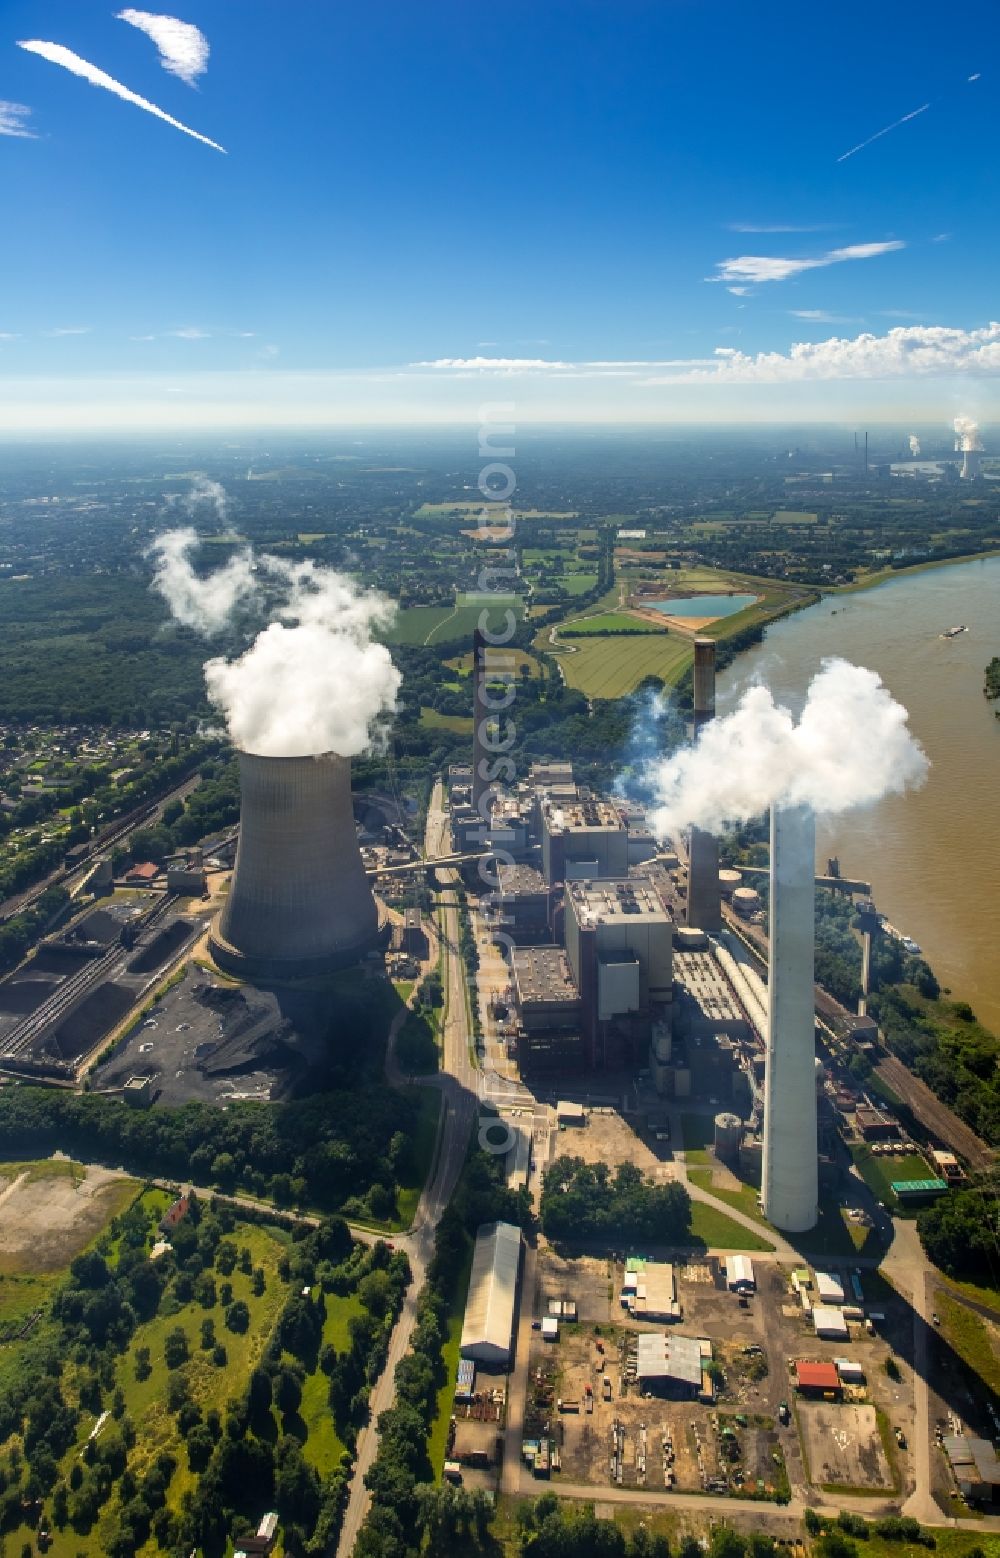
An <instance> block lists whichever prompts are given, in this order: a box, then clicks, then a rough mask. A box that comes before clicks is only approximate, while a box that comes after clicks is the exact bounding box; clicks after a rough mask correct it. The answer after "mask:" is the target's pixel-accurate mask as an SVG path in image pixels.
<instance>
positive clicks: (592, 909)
mask: <svg viewBox="0 0 1000 1558" xmlns="http://www.w3.org/2000/svg"><path fill="white" fill-rule="evenodd" d="M566 894H567V897H569V898H571V899H572V900H573V907H574V910H575V911H576V916H577V919H578V920H579V921H580V923H581V924H584V923H587V922H589V923H591V924H597V925H606V924H607V923H608V922H609V921H611V920H623V921H624V920H634V919H636V918H640V919H653V920H664V921H666V922H668V923H669V922H670V915H669V914H668V913H667V911H666V909H665V908H664V907H663V900H662V898H661V897H660V895H659V893H658V892H656V891H655V890H654V889H653V888H652V887H650V886H648V885H647V884H646V883H645V882H640V881H636V880H635V878H634V877H621V878H616V879H615V880H613V881H594V882H591V883H589V884H588V883H587V882H578V881H577V882H573V881H570V882H567V883H566Z"/></svg>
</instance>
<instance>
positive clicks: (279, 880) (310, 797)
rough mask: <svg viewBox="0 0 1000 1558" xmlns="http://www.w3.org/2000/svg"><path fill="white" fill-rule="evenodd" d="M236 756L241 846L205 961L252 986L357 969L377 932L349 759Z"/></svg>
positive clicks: (374, 943) (335, 756)
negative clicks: (250, 981) (256, 981)
mask: <svg viewBox="0 0 1000 1558" xmlns="http://www.w3.org/2000/svg"><path fill="white" fill-rule="evenodd" d="M237 756H238V759H239V769H240V840H239V847H238V849H237V852H236V868H235V870H234V872H233V879H232V882H231V884H230V889H229V896H228V898H227V899H226V904H225V907H224V909H223V910H222V913H221V915H220V916H219V919H218V921H217V923H216V925H214V926H213V928H212V933H211V937H210V945H211V949H212V956H213V957H214V958H215V961H216V962H217V963H218V965H219V967H220V968H224V969H227V970H228V971H229V972H231V973H234V974H238V975H240V976H241V977H243V978H250V979H252V978H260V979H301V978H305V977H309V976H314V975H317V974H327V973H330V972H331V971H333V970H334V969H337V968H344V967H347V966H349V965H350V964H352V963H356V962H357V961H358V960H359V959H360V958H361V957H362V956H363V955H364V954H365V953H366V952H368V951H370V950H371V949H372V948H373V947H375V946H377V945H378V943H379V940H380V937H381V929H382V928H381V926H380V924H379V912H378V909H377V907H376V904H375V899H374V898H373V896H372V891H371V887H370V886H369V883H368V880H367V878H366V876H365V870H364V864H363V862H362V859H361V851H360V849H359V847H358V840H357V833H356V831H355V827H354V812H353V809H352V806H351V764H350V759H349V758H346V757H340V756H339V755H338V754H337V753H334V752H325V753H323V754H322V755H317V756H310V757H261V756H258V755H256V754H255V753H252V752H239V753H238V754H237Z"/></svg>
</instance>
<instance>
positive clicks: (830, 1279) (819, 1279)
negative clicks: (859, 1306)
mask: <svg viewBox="0 0 1000 1558" xmlns="http://www.w3.org/2000/svg"><path fill="white" fill-rule="evenodd" d="M816 1297H817V1298H818V1299H819V1301H820V1303H821V1304H843V1303H844V1302H845V1299H846V1294H845V1292H844V1284H843V1283H842V1282H841V1280H840V1278H839V1277H835V1276H834V1275H833V1273H832V1272H830V1271H817V1273H816Z"/></svg>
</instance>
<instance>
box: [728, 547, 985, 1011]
mask: <svg viewBox="0 0 1000 1558" xmlns="http://www.w3.org/2000/svg"><path fill="white" fill-rule="evenodd" d="M959 623H965V624H966V625H967V626H968V628H969V631H968V632H967V633H962V634H960V635H959V636H958V637H957V638H953V639H942V638H941V637H940V636H939V635H940V634H941V633H942V632H944V631H945V630H946V629H948V628H951V627H954V626H957V625H958V624H959ZM995 654H1000V557H991V558H986V559H982V560H979V561H975V562H966V563H955V564H952V565H950V566H948V567H943V568H935V569H929V570H928V571H927V572H925V573H915V574H908V575H902V576H900V577H899V578H896V579H890V580H889V581H887V582H886V583H885V584H883V585H879V586H877V587H876V588H874V589H871V590H863V591H859V592H858V593H857V594H853V595H850V594H849V595H840V596H831V597H827V598H825V599H824V600H822V601H820V602H819V604H818V605H816V606H811V607H809V608H808V610H806V611H801V612H798V613H797V614H796V615H795V616H792V617H788V618H785V619H784V620H783V621H782V622H779V623H777V624H775V626H774V627H773V628H771V629H770V630H769V631H768V634H767V638H766V640H765V642H764V643H763V644H760V645H758V646H757V647H756V648H754V649H752V650H750V651H749V652H748V653H746V654H743V655H741V656H740V657H739V658H738V660H737V661H736V662H735V664H733V665H732V666H730V667H729V669H728V670H727V671H725V672H724V673H723V675H722V676H721V677H720V681H719V697H718V712H719V713H720V714H722V713H725V712H726V711H727V710H728V709H730V708H731V707H732V705H733V702H734V700H735V697H736V696H737V694H738V693H739V691H740V689H741V688H743V687H745V686H746V684H747V683H748V682H749V681H754V680H760V681H764V682H766V683H767V685H768V686H769V687H770V688H771V690H772V692H773V693H774V695H775V697H776V699H778V701H780V702H786V703H788V704H789V705H790V706H791V707H792V708H794V709H795V710H796V711H798V709H799V708H800V707H801V703H802V699H803V697H804V694H805V689H806V687H807V685H808V683H809V681H810V680H811V678H812V676H813V675H814V674H815V672H816V671H817V670H818V669H819V667H820V664H821V662H822V661H823V659H824V658H825V657H826V656H828V655H841V656H843V657H844V658H845V659H847V660H852V661H854V662H855V663H856V664H857V665H864V666H869V667H870V668H871V669H872V670H874V671H877V672H878V673H879V675H880V676H881V677H882V680H883V681H884V682H885V684H886V686H887V687H888V688H889V690H890V691H891V692H892V694H893V696H894V697H896V698H898V699H899V701H900V702H901V703H902V704H904V705H905V706H906V708H907V709H908V710H909V712H910V724H911V727H912V729H913V731H914V732H915V734H916V735H917V737H918V738H919V740H920V741H921V743H922V744H923V746H924V749H925V750H926V752H927V755H928V757H929V758H930V760H931V772H930V777H929V778H928V780H927V782H926V784H925V785H924V787H923V788H922V789H920V790H917V791H914V792H912V793H910V794H907V795H904V796H889V797H887V798H886V799H885V800H883V801H879V802H877V803H876V804H875V805H873V806H870V807H867V808H864V809H861V810H857V811H853V812H849V813H847V814H845V815H844V816H842V817H838V818H832V819H826V820H824V819H822V818H821V819H819V827H818V839H817V843H818V849H819V856H820V863H821V864H822V865H824V866H825V862H826V858H827V856H828V855H837V856H839V858H840V867H841V871H842V872H843V874H844V875H845V876H854V877H861V878H863V879H864V880H866V881H870V882H871V883H872V888H873V896H874V898H875V902H876V904H877V906H878V908H879V909H880V910H881V912H882V913H883V914H885V915H887V916H888V918H889V920H890V921H891V922H892V924H893V925H895V926H897V927H898V928H899V929H900V930H902V931H903V932H904V934H906V935H907V936H912V937H913V939H914V941H917V942H919V944H920V947H921V949H922V952H923V955H924V957H925V958H926V959H927V961H928V962H929V963H930V965H931V967H932V968H933V969H934V971H935V973H936V974H937V976H938V978H939V980H940V981H941V984H942V985H945V986H948V987H950V989H951V991H952V994H953V996H954V997H955V998H956V999H959V1000H965V1001H968V1002H970V1004H971V1005H972V1007H973V1008H974V1009H975V1012H976V1015H977V1016H978V1017H979V1018H980V1019H981V1021H982V1022H984V1023H986V1024H987V1026H988V1027H990V1028H992V1029H993V1030H994V1031H995V1032H997V1033H1000V720H998V719H995V718H994V710H995V709H997V708H1000V702H998V703H988V702H987V701H986V699H985V698H984V697H983V691H982V688H983V670H984V667H985V666H986V663H987V661H988V660H990V659H991V658H992V657H993V655H995Z"/></svg>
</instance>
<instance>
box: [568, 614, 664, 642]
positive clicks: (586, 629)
mask: <svg viewBox="0 0 1000 1558" xmlns="http://www.w3.org/2000/svg"><path fill="white" fill-rule="evenodd" d="M559 631H560V633H565V634H567V635H568V636H573V637H576V636H577V635H578V634H586V635H587V636H588V637H589V635H590V634H592V633H612V634H614V633H665V632H666V631H667V628H666V624H664V625H663V627H662V628H658V627H657V626H656V624H655V623H654V622H643V621H641V620H640V618H639V617H632V616H629V615H628V613H627V612H624V611H598V612H595V613H594V615H593V616H592V617H573V618H571V619H570V620H569V621H568V622H562V623H560V625H559Z"/></svg>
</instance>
